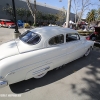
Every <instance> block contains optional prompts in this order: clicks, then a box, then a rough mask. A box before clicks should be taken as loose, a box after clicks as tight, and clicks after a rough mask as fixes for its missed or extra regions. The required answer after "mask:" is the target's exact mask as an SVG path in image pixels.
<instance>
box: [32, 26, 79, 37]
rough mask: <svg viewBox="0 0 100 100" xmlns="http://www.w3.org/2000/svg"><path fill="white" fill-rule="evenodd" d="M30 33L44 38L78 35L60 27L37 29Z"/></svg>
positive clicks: (71, 30)
mask: <svg viewBox="0 0 100 100" xmlns="http://www.w3.org/2000/svg"><path fill="white" fill-rule="evenodd" d="M30 31H33V32H35V33H38V34H40V35H41V36H43V37H45V38H50V37H53V36H56V35H60V34H67V33H69V34H70V33H78V32H77V31H76V30H73V29H70V28H63V27H60V26H46V27H38V28H34V29H31V30H30Z"/></svg>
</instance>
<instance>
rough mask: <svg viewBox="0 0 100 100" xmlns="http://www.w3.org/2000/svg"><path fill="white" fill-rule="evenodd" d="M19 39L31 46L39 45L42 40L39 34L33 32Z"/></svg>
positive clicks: (26, 33)
mask: <svg viewBox="0 0 100 100" xmlns="http://www.w3.org/2000/svg"><path fill="white" fill-rule="evenodd" d="M19 38H20V40H22V41H23V42H25V43H27V44H31V45H34V44H37V43H39V42H40V39H41V38H40V36H39V35H38V34H36V33H34V32H32V31H26V32H25V33H23V34H22V35H21V36H20V37H19Z"/></svg>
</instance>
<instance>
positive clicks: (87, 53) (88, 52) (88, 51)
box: [84, 47, 92, 56]
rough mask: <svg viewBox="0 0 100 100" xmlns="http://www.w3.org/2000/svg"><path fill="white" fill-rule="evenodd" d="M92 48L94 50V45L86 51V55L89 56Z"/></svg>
mask: <svg viewBox="0 0 100 100" xmlns="http://www.w3.org/2000/svg"><path fill="white" fill-rule="evenodd" d="M91 50H92V47H90V48H89V49H88V50H87V51H86V53H85V55H84V56H88V55H89V54H90V52H91Z"/></svg>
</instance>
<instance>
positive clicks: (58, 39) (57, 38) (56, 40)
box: [49, 34, 64, 45]
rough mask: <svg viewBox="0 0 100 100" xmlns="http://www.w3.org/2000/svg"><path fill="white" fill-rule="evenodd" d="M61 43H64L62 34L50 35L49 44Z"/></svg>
mask: <svg viewBox="0 0 100 100" xmlns="http://www.w3.org/2000/svg"><path fill="white" fill-rule="evenodd" d="M61 43H64V35H62V34H61V35H57V36H55V37H52V38H51V39H50V40H49V44H50V45H57V44H61Z"/></svg>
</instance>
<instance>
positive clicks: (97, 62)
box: [71, 48, 100, 100]
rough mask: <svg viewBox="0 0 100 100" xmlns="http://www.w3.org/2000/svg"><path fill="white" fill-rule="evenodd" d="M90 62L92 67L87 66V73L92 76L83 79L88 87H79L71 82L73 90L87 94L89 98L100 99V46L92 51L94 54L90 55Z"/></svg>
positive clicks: (92, 99) (78, 93)
mask: <svg viewBox="0 0 100 100" xmlns="http://www.w3.org/2000/svg"><path fill="white" fill-rule="evenodd" d="M97 50H98V51H97ZM86 59H87V58H86ZM88 63H90V64H91V66H92V67H87V68H88V69H89V70H88V71H86V72H85V73H86V74H87V75H88V76H90V78H89V77H84V78H83V79H82V80H83V81H84V82H85V83H86V85H87V87H88V88H87V87H82V88H81V89H78V88H77V85H76V84H71V87H72V91H73V93H75V94H77V95H79V96H84V95H87V96H88V97H89V98H90V99H88V100H100V48H96V49H95V50H94V51H93V52H92V55H91V56H89V57H88ZM91 77H92V78H91Z"/></svg>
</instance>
